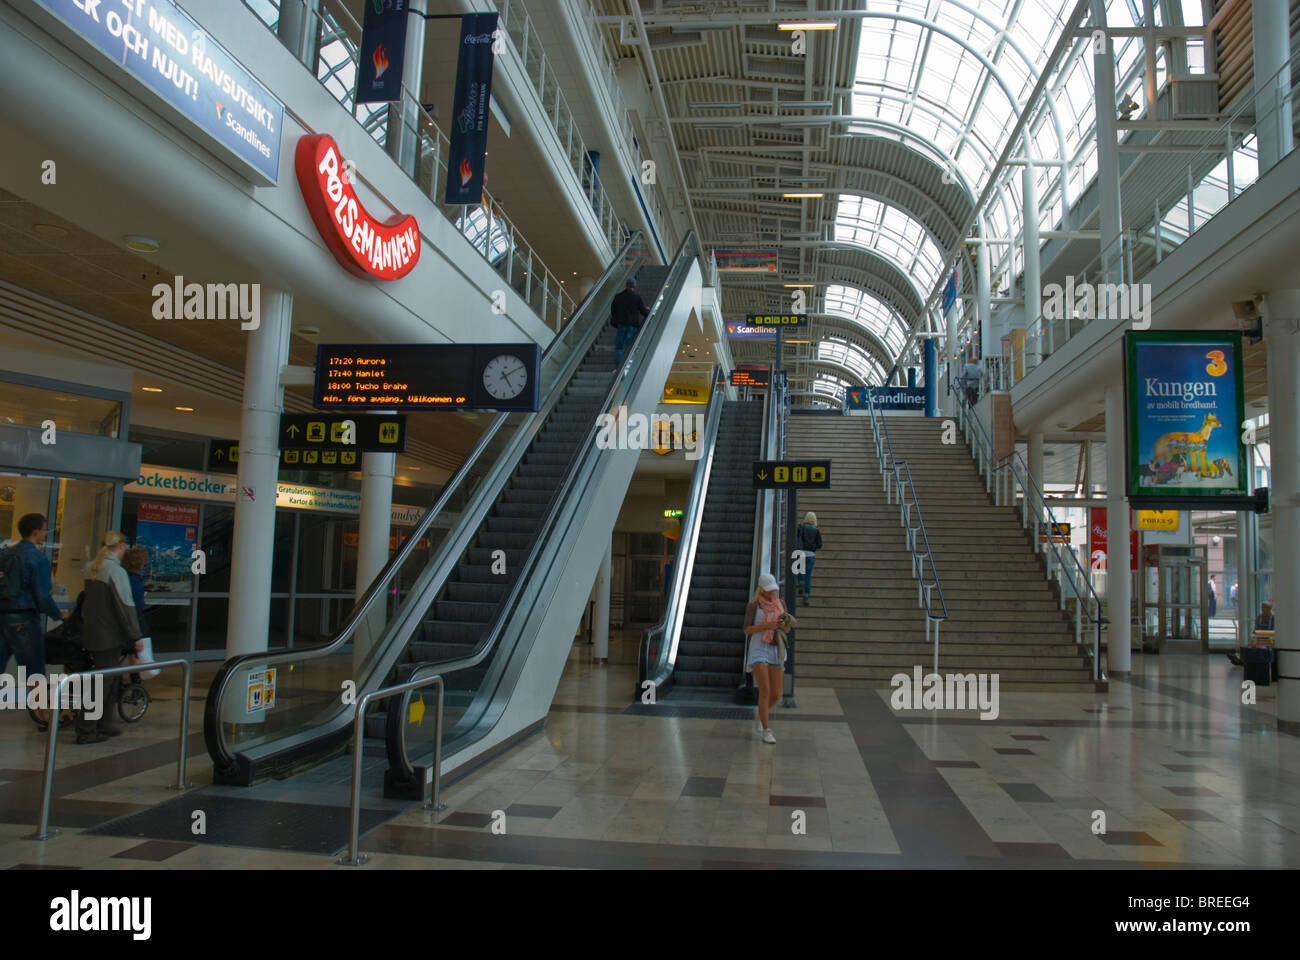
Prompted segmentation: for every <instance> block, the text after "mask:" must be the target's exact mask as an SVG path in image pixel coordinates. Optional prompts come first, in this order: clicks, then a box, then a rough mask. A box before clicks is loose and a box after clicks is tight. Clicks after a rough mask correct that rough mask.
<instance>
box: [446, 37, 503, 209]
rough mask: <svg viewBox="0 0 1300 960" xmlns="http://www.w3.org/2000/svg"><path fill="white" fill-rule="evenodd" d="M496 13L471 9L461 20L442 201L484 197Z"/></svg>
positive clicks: (473, 201) (461, 200)
mask: <svg viewBox="0 0 1300 960" xmlns="http://www.w3.org/2000/svg"><path fill="white" fill-rule="evenodd" d="M496 29H497V14H495V13H471V14H467V15H466V16H464V17H461V21H460V47H459V49H460V58H459V59H458V60H457V62H456V100H455V104H454V110H453V111H452V116H451V148H450V150H449V151H448V154H447V195H446V198H445V202H446V203H449V204H456V203H474V204H477V203H480V202H482V200H483V158H484V156H485V154H486V153H487V134H488V116H489V113H488V103H489V102H490V100H491V99H492V65H493V60H494V59H495V55H494V54H493V52H492V39H493V34H495V33H496Z"/></svg>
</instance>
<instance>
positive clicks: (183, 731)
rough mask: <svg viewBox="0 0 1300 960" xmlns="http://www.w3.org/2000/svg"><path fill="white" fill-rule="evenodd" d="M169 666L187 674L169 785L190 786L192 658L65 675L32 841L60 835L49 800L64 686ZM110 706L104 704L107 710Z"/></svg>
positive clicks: (83, 700)
mask: <svg viewBox="0 0 1300 960" xmlns="http://www.w3.org/2000/svg"><path fill="white" fill-rule="evenodd" d="M168 667H180V668H181V671H182V672H183V673H184V675H185V679H184V681H183V682H182V684H181V719H180V736H179V738H178V739H179V740H180V746H179V748H178V751H179V753H178V756H177V758H176V783H174V784H171V785H170V789H172V790H184V789H185V788H186V786H187V784H186V783H185V750H186V746H187V744H186V739H187V738H188V737H189V725H190V682H191V679H192V677H193V673H194V665H193V664H192V663H191V662H190V661H189V660H181V659H176V660H155V661H153V662H151V663H148V664H140V663H130V664H127V665H126V666H123V667H108V668H105V669H103V670H83V671H81V672H79V673H69V674H66V675H65V676H64V677H62V678H61V679H60V680H59V685H58V687H57V688H56V689H55V691H54V698H53V703H52V704H51V707H52V709H51V711H50V713H51V715H50V741H49V745H48V746H47V747H46V750H45V787H44V790H43V792H42V794H41V817H40V821H39V822H38V823H37V825H36V832H35V833H34V834H32V835H31V836H30V837H29V838H28V839H31V840H48V839H50V837H52V836H57V835H58V832H59V831H58V830H54V831H51V830H50V803H51V802H52V801H53V799H54V752H55V749H56V748H57V746H58V738H59V718H60V716H61V715H62V714H63V707H62V703H63V688H64V686H66V685H67V683H68V681H70V680H71V679H72V678H73V677H93V676H96V675H99V676H104V677H113V676H117V675H119V674H127V673H138V672H139V671H141V670H165V669H166V668H168ZM81 704H82V709H84V708H85V704H86V696H85V691H84V689H83V691H82V696H81ZM110 706H115V704H114V705H110V704H107V703H105V704H104V705H103V707H104V709H105V710H108V709H109V707H110Z"/></svg>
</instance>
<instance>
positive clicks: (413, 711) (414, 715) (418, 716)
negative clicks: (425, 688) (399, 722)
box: [408, 695, 424, 727]
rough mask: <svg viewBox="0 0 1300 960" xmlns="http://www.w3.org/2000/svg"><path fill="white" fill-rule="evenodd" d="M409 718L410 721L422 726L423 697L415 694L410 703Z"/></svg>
mask: <svg viewBox="0 0 1300 960" xmlns="http://www.w3.org/2000/svg"><path fill="white" fill-rule="evenodd" d="M408 713H409V716H410V718H411V720H410V722H411V723H414V724H416V725H417V726H421V727H422V726H424V697H423V695H417V697H416V699H415V701H414V702H413V703H412V704H411V706H410V709H409V711H408Z"/></svg>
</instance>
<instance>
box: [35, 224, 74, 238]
mask: <svg viewBox="0 0 1300 960" xmlns="http://www.w3.org/2000/svg"><path fill="white" fill-rule="evenodd" d="M32 232H33V233H36V234H38V235H40V236H42V237H49V238H51V239H53V238H55V237H66V236H67V235H68V231H67V230H64V229H63V228H62V227H56V226H55V225H54V224H52V223H34V224H32Z"/></svg>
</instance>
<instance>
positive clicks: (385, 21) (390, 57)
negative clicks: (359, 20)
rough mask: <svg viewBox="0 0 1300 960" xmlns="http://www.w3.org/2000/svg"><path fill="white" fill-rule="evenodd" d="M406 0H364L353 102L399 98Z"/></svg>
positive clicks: (404, 52) (404, 57) (406, 12)
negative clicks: (359, 60) (359, 55)
mask: <svg viewBox="0 0 1300 960" xmlns="http://www.w3.org/2000/svg"><path fill="white" fill-rule="evenodd" d="M409 20H410V16H409V7H408V4H407V0H366V17H365V23H364V24H363V26H362V27H361V66H360V68H359V69H358V70H357V103H392V102H393V101H395V100H400V99H402V70H403V69H404V67H405V62H406V24H407V22H408V21H409Z"/></svg>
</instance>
